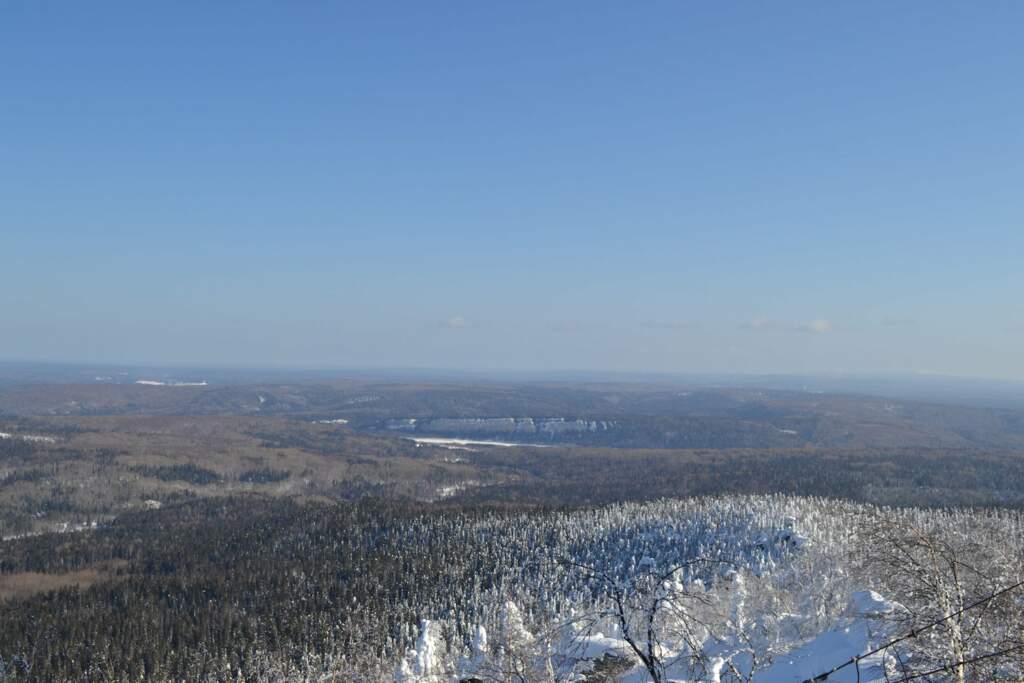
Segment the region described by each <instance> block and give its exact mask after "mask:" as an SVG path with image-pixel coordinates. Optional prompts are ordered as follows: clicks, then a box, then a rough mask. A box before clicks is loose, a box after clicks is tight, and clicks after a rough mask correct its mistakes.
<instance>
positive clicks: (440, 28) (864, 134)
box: [0, 0, 1024, 378]
mask: <svg viewBox="0 0 1024 683" xmlns="http://www.w3.org/2000/svg"><path fill="white" fill-rule="evenodd" d="M1022 35H1024V3H1021V2H1017V1H1012V2H996V1H993V2H983V3H968V2H939V1H935V0H928V1H919V2H912V1H908V2H870V1H858V2H771V3H769V2H742V3H733V2H703V3H698V2H679V1H672V2H641V3H637V2H615V3H604V2H593V1H590V0H588V1H586V2H481V1H479V0H474V1H472V2H408V3H393V2H365V3H354V2H327V1H319V0H318V1H312V0H308V1H297V2H258V1H257V2H244V3H243V2H187V1H182V2H164V3H148V2H114V1H110V2H106V1H99V2H71V1H66V2H48V1H40V0H7V1H6V2H0V88H2V90H0V358H4V359H53V360H66V361H89V362H105V363H141V362H145V363H190V364H197V363H202V364H245V365H260V364H272V365H299V366H324V367H377V366H391V367H395V366H402V367H409V366H417V367H431V368H469V369H508V370H516V369H530V370H555V369H593V370H642V371H647V370H654V371H678V372H694V371H698V372H699V371H708V372H756V373H764V372H812V373H814V372H836V371H840V372H936V373H949V374H961V375H977V376H990V377H1001V378H1024V306H1022V299H1024V39H1022V37H1021V36H1022Z"/></svg>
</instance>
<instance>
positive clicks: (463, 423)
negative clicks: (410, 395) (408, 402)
mask: <svg viewBox="0 0 1024 683" xmlns="http://www.w3.org/2000/svg"><path fill="white" fill-rule="evenodd" d="M614 427H615V423H614V422H609V421H606V420H567V419H565V418H564V417H539V418H532V417H438V418H433V419H426V420H415V419H404V420H389V421H388V423H387V428H388V429H393V430H401V431H418V432H428V433H435V434H521V435H534V434H544V435H548V436H557V435H561V434H578V433H582V432H604V431H608V430H610V429H613V428H614Z"/></svg>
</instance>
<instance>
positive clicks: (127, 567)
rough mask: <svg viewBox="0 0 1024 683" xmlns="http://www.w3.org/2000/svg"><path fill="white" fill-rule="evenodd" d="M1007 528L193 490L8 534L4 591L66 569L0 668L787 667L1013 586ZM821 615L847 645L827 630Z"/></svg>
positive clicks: (969, 622) (930, 646) (265, 677)
mask: <svg viewBox="0 0 1024 683" xmlns="http://www.w3.org/2000/svg"><path fill="white" fill-rule="evenodd" d="M1022 538H1024V519H1022V518H1021V517H1020V515H1018V514H1015V513H1006V512H965V511H960V512H941V511H932V512H928V511H922V510H916V509H906V510H902V511H895V510H889V509H881V508H872V507H866V506H861V505H856V504H848V503H841V502H838V501H834V500H826V499H816V498H786V497H755V498H743V497H726V498H706V499H699V500H685V501H670V500H666V501H661V502H654V503H645V504H616V505H612V506H608V507H602V508H596V509H586V510H578V511H557V510H533V511H515V510H502V509H496V508H481V507H473V508H465V507H450V508H436V507H423V506H419V505H401V504H394V503H382V502H372V501H365V502H362V503H359V504H356V505H350V504H317V503H307V504H299V503H295V502H291V501H280V500H278V501H275V500H273V499H266V498H253V497H248V498H231V499H227V500H220V501H214V500H208V501H196V502H189V503H183V504H180V505H175V506H170V507H168V508H165V509H162V510H158V511H144V512H137V513H132V514H128V515H124V516H122V517H121V518H119V519H118V520H117V521H115V522H113V523H112V524H110V525H109V526H107V527H105V528H102V529H98V530H95V531H85V532H81V533H77V534H71V535H44V536H38V537H33V538H25V539H21V540H17V541H8V542H7V543H5V544H4V551H5V552H4V555H3V558H2V560H0V589H2V590H4V591H6V592H8V593H10V592H11V591H12V590H13V587H15V586H17V585H18V584H19V582H22V581H25V580H26V577H31V576H33V575H35V574H38V575H46V576H49V577H51V578H52V579H54V581H56V582H59V581H61V580H64V581H66V582H67V584H68V587H65V588H59V589H57V590H55V591H51V592H44V593H38V594H35V595H22V596H21V597H20V598H19V599H16V600H13V601H8V602H5V603H3V604H2V605H0V656H2V657H3V662H4V664H3V668H2V669H0V670H2V671H3V672H4V673H3V674H0V676H2V677H3V678H2V680H9V681H53V680H78V681H135V680H143V679H144V680H195V681H237V680H246V681H280V680H338V681H340V680H352V681H382V680H391V679H392V678H397V679H400V680H410V681H450V680H455V679H456V678H457V677H459V676H464V677H470V676H477V677H480V678H481V680H506V679H508V676H510V675H513V674H511V673H510V672H517V673H515V674H514V676H513V678H512V679H511V680H525V681H541V680H576V679H575V678H574V676H578V675H583V674H584V672H586V671H590V670H592V669H593V668H594V667H595V666H597V667H598V670H599V671H600V670H605V671H611V670H614V671H618V672H619V674H625V673H628V671H630V670H633V671H635V672H636V674H637V676H641V677H642V676H655V677H658V678H656V680H668V678H669V677H676V678H687V679H689V678H691V677H693V678H698V677H699V678H700V680H712V678H709V677H715V676H717V678H714V680H722V681H739V680H747V679H748V677H749V676H750V674H751V673H754V674H755V680H758V681H775V680H788V679H784V678H782V676H783V674H784V672H783V669H784V668H785V667H791V666H795V665H800V666H805V668H806V667H811V668H813V667H814V666H822V667H824V668H831V667H832V666H834V665H838V664H841V663H843V661H844V659H846V658H847V657H848V655H847V654H846V652H847V650H848V649H850V648H853V649H854V651H855V652H854V653H855V654H856V652H861V651H867V650H868V649H869V646H873V645H878V644H881V643H882V642H884V641H885V640H886V639H888V638H889V637H890V636H892V635H896V634H898V633H900V632H902V631H903V630H908V629H911V628H914V627H922V626H924V625H926V624H927V623H928V622H929V621H930V620H932V619H934V618H936V617H941V616H943V614H944V613H948V612H951V611H954V610H956V609H960V608H962V607H964V606H966V605H969V604H970V603H972V602H973V601H975V600H976V599H978V598H983V597H985V596H988V595H990V594H992V593H995V592H996V591H998V590H1000V589H1002V588H1005V587H1007V586H1011V585H1014V584H1016V583H1017V582H1019V581H1020V580H1021V578H1022V576H1021V574H1020V571H1021V567H1022V566H1024V546H1022V541H1021V539H1022ZM87 572H91V573H90V574H89V581H88V584H89V585H88V587H83V588H81V589H74V588H72V587H70V586H71V585H72V584H74V583H76V582H78V583H82V577H83V576H85V575H86V573H87ZM865 591H875V593H867V592H865ZM1022 605H1024V602H1022V599H1021V594H1019V593H1014V592H1012V591H1011V592H1008V593H1005V594H1003V595H1002V596H1000V597H998V598H997V599H995V600H992V601H990V602H988V603H986V608H985V609H984V610H977V611H975V610H968V611H967V612H965V613H963V614H961V615H958V616H957V618H956V619H955V620H954V621H950V622H949V623H944V624H943V625H941V626H940V627H937V628H934V629H931V630H930V631H929V634H928V637H926V638H920V639H916V640H914V641H912V642H904V643H900V644H898V645H896V646H893V647H892V648H890V649H887V650H885V651H883V652H882V653H880V654H879V655H878V656H876V657H874V658H872V659H871V660H870V661H865V662H864V663H863V664H862V666H863V667H864V675H865V678H864V680H876V679H877V678H878V677H879V676H880V672H883V671H888V672H889V674H890V675H892V676H897V677H898V675H899V674H900V671H901V670H902V669H907V670H908V671H926V670H929V669H932V668H935V667H936V666H941V665H943V664H944V663H948V662H949V661H951V660H957V659H966V658H970V657H974V656H977V655H982V654H985V653H988V652H990V651H1000V650H1005V649H1007V648H1014V647H1016V646H1020V645H1021V643H1020V634H1021V629H1022V628H1024V621H1022V618H1024V614H1022ZM651 619H653V621H650V620H651ZM837 629H838V631H837ZM837 632H840V633H845V634H846V635H845V636H844V638H845V641H844V642H845V643H846V644H845V645H844V648H846V649H843V648H839V649H837V650H835V651H828V650H822V649H821V648H822V647H824V645H823V642H824V641H821V640H820V639H822V638H826V639H828V638H833V639H834V638H836V637H837V636H835V635H829V634H835V633H837ZM1021 654H1022V653H1020V652H1019V651H1017V650H1013V652H1012V653H1010V654H1007V655H1005V656H1001V657H999V658H996V659H984V660H980V661H979V662H978V663H976V664H971V665H970V666H969V668H968V669H967V676H968V680H1007V681H1009V680H1018V677H1019V676H1020V675H1021V673H1022V672H1024V669H1022V668H1021V666H1022V665H1024V660H1022V659H1021V656H1020V655H1021ZM794 658H796V662H797V663H796V664H794V663H793V662H794ZM801 662H802V664H801ZM813 673H815V672H814V671H808V675H811V674H813ZM869 675H870V676H875V678H869ZM515 676H520V677H521V678H516V677H515ZM552 676H553V677H554V678H553V679H552V678H551V677H552ZM776 677H778V678H776ZM629 680H634V679H629ZM636 680H640V679H639V678H637V679H636ZM897 680H901V679H899V678H897Z"/></svg>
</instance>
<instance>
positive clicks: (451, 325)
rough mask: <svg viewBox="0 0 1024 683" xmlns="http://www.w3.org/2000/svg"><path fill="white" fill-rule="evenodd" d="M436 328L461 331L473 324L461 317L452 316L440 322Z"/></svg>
mask: <svg viewBox="0 0 1024 683" xmlns="http://www.w3.org/2000/svg"><path fill="white" fill-rule="evenodd" d="M438 327H443V328H444V329H446V330H463V329H465V328H467V327H473V324H472V323H471V322H469V321H468V320H466V319H465V318H463V317H462V316H461V315H453V316H452V317H450V318H448V319H447V320H442V321H441V322H440V323H439V325H438Z"/></svg>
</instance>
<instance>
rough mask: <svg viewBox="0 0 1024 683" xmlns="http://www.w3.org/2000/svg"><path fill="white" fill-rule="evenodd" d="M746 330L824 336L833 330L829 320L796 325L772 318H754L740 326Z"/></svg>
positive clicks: (817, 319)
mask: <svg viewBox="0 0 1024 683" xmlns="http://www.w3.org/2000/svg"><path fill="white" fill-rule="evenodd" d="M742 327H743V329H746V330H757V331H763V332H772V331H774V332H809V333H811V334H826V333H828V332H832V331H833V329H835V328H834V327H833V325H832V322H831V321H830V320H826V319H825V318H816V319H814V320H811V321H810V322H806V323H797V322H792V321H789V320H776V319H773V318H754V319H753V320H751V321H750V322H748V323H745V324H744V325H742Z"/></svg>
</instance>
